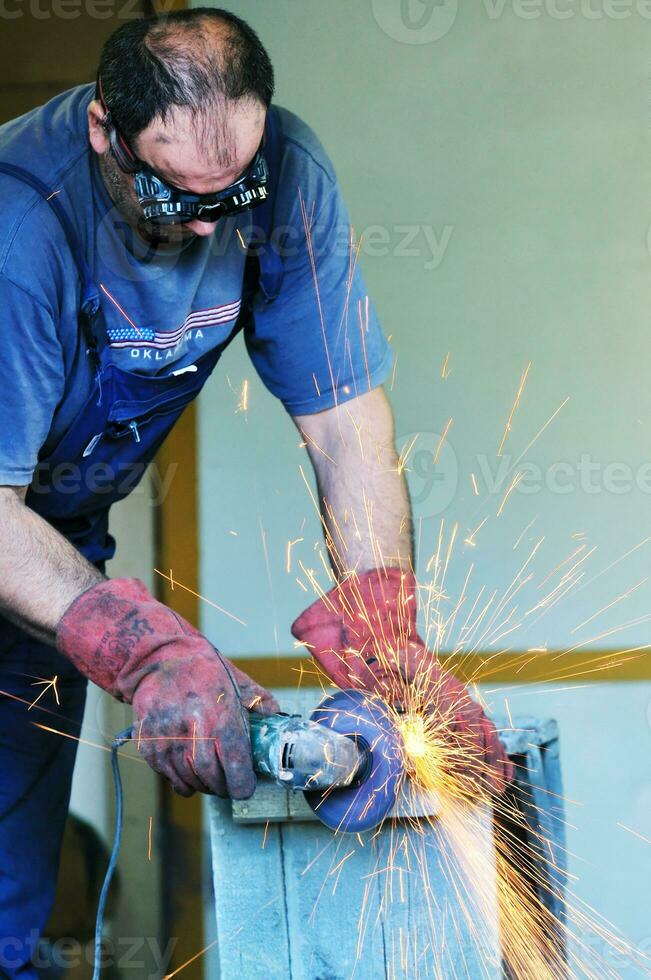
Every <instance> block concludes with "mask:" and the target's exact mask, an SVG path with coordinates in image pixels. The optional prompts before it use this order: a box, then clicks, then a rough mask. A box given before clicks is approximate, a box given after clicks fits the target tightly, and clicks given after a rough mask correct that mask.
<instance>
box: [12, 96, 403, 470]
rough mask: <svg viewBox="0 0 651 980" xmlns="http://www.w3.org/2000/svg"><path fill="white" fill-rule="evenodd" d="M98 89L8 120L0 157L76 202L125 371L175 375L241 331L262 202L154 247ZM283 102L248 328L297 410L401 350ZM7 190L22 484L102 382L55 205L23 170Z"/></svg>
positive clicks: (279, 390)
mask: <svg viewBox="0 0 651 980" xmlns="http://www.w3.org/2000/svg"><path fill="white" fill-rule="evenodd" d="M92 97H93V86H89V85H86V86H81V87H78V88H74V89H71V90H70V91H68V92H64V93H63V94H62V95H60V96H57V98H55V99H53V100H52V101H51V102H48V103H47V105H45V106H42V107H41V108H38V109H35V110H33V111H32V112H29V113H27V114H26V115H24V116H21V117H20V118H18V119H15V120H13V121H11V122H9V123H6V124H5V125H4V126H1V127H0V161H2V162H6V163H12V164H15V165H18V166H21V167H23V168H25V169H27V170H30V171H31V172H32V173H34V174H35V175H36V176H37V177H39V178H40V179H41V180H42V181H43V182H44V183H46V184H47V186H48V187H50V188H51V189H52V192H53V193H55V194H56V195H57V197H58V200H59V202H60V204H61V205H62V206H63V207H64V208H65V210H66V212H67V214H68V215H69V217H70V219H71V221H72V223H73V225H74V227H75V229H76V231H77V234H78V235H79V238H80V241H81V244H82V248H83V250H84V253H85V256H86V259H87V261H88V263H89V266H90V268H91V270H92V272H93V278H94V281H95V282H96V283H97V285H98V286H99V288H100V291H101V296H102V303H103V308H104V313H105V317H106V325H107V333H108V340H109V345H110V357H111V359H113V360H114V361H115V363H116V364H118V365H119V366H120V367H121V368H124V369H125V370H127V371H132V372H135V373H146V374H156V375H167V374H171V373H172V372H173V371H178V370H179V369H181V368H183V367H187V366H190V365H192V364H193V363H194V362H195V361H196V360H197V358H198V357H199V356H201V355H202V354H204V353H206V351H208V350H211V349H212V348H213V347H215V346H218V345H220V344H223V343H224V342H225V340H226V339H227V338H228V337H229V336H230V335H231V333H232V332H233V330H234V327H235V324H236V322H237V318H238V314H239V312H240V306H241V301H242V283H243V274H244V265H245V256H246V245H247V244H251V243H253V244H255V230H256V225H255V211H250V212H246V213H244V214H242V215H240V216H239V217H237V218H234V219H228V220H224V221H222V222H220V224H219V225H218V226H217V230H216V232H215V234H214V235H213V236H210V237H207V238H196V239H194V240H193V241H191V242H190V244H188V245H186V246H185V247H184V248H182V249H176V250H166V251H162V250H158V251H157V250H154V249H152V248H151V247H149V246H147V245H146V244H145V243H144V242H143V241H141V239H140V238H139V237H138V235H137V234H136V233H135V232H133V231H132V230H131V229H130V228H129V227H128V226H127V224H126V222H125V221H124V219H123V218H122V217H121V215H120V213H119V211H118V210H117V209H116V208H115V206H114V205H113V204H112V201H111V199H110V197H109V195H108V192H107V190H106V188H105V186H104V183H103V180H102V178H101V176H100V174H99V170H98V167H97V159H96V157H95V155H94V153H93V152H92V151H91V149H90V146H89V142H88V123H87V115H86V109H87V106H88V104H89V102H90V101H91V99H92ZM279 112H280V115H281V121H282V129H283V134H284V145H283V151H282V157H281V169H280V176H279V182H278V190H277V200H276V206H275V211H274V228H275V232H274V240H275V242H276V244H279V243H280V246H281V254H282V255H283V264H284V278H283V284H282V288H281V291H280V293H279V295H278V297H277V299H276V300H275V301H273V302H271V303H269V304H262V303H256V304H255V305H254V317H253V323H252V324H251V326H250V328H249V329H247V331H246V334H245V339H246V344H247V348H248V351H249V354H250V357H251V359H252V361H253V364H254V365H255V368H256V369H257V371H258V373H259V374H260V377H261V378H262V380H263V382H264V383H265V385H266V386H267V388H268V389H269V391H271V392H272V393H273V394H274V395H276V396H277V397H278V398H280V399H281V401H282V402H283V404H284V405H285V407H286V408H287V410H288V412H290V413H291V414H293V415H302V414H310V413H313V412H320V411H323V410H324V409H327V408H331V407H332V406H333V405H334V404H336V403H338V402H343V401H346V400H347V399H350V398H353V397H355V396H356V395H358V394H362V393H363V392H365V391H367V390H368V389H369V387H371V388H372V387H375V386H377V385H379V384H381V383H382V382H383V381H384V380H385V378H386V376H387V373H388V371H389V369H390V366H391V353H390V350H389V347H388V345H387V342H386V340H385V339H384V336H383V334H382V331H381V329H380V326H379V324H378V321H377V317H376V314H375V312H374V309H373V306H372V304H371V303H370V302H369V300H368V297H367V294H366V289H365V286H364V282H363V279H362V276H361V273H360V271H359V269H358V268H357V266H356V263H355V256H354V250H353V251H351V243H350V222H349V218H348V214H347V212H346V208H345V205H344V203H343V201H342V198H341V194H340V192H339V188H338V186H337V181H336V177H335V174H334V171H333V168H332V164H331V163H330V161H329V159H328V157H327V156H326V154H325V152H324V150H323V148H322V146H321V145H320V143H319V141H318V139H317V138H316V136H315V135H314V133H313V132H312V131H311V130H310V129H309V127H308V126H306V125H305V123H303V122H302V121H301V120H300V119H298V118H297V117H296V116H295V115H293V114H292V113H291V112H288V111H287V110H286V109H280V110H279ZM0 194H1V197H2V202H3V203H2V225H1V227H0V309H2V327H1V330H2V354H1V356H0V419H1V424H0V484H6V485H10V486H19V485H26V484H29V483H30V481H31V479H32V474H33V472H34V469H35V467H36V463H37V459H38V457H39V454H41V455H42V456H46V455H47V454H48V452H49V451H50V450H51V449H52V448H54V446H55V445H56V444H57V443H58V442H59V440H60V439H61V437H62V435H63V433H64V432H66V431H67V429H68V428H69V427H70V426H71V425H72V424H73V423H74V420H75V418H76V416H77V415H78V414H79V412H80V410H81V409H82V407H83V405H84V403H85V401H86V399H87V398H88V395H89V393H90V391H91V388H92V383H93V379H92V377H91V366H90V363H89V358H88V357H87V356H86V353H85V343H84V338H83V336H82V335H81V331H80V328H79V323H78V310H79V305H80V286H81V283H80V279H79V274H78V270H77V267H76V265H75V263H74V260H73V258H72V255H71V252H70V249H69V247H68V245H67V243H66V239H65V236H64V233H63V231H62V228H61V226H60V224H59V222H58V220H57V218H56V217H55V215H54V214H53V212H52V209H51V207H50V205H49V204H48V203H46V202H45V201H44V200H43V198H42V197H41V196H40V195H39V194H37V193H36V192H35V191H34V190H32V189H31V188H30V187H28V186H27V185H25V184H23V183H21V182H19V181H17V180H16V179H15V178H12V177H9V176H7V175H4V174H0ZM306 222H307V224H308V225H309V228H310V234H309V245H308V236H307V235H306V231H305V224H306ZM315 279H316V282H317V283H318V288H317V286H316V284H315Z"/></svg>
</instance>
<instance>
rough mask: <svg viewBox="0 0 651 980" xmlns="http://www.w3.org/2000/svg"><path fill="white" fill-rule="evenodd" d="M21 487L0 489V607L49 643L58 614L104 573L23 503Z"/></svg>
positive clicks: (27, 629)
mask: <svg viewBox="0 0 651 980" xmlns="http://www.w3.org/2000/svg"><path fill="white" fill-rule="evenodd" d="M24 497H25V489H24V488H18V487H0V611H1V612H2V614H3V615H4V616H6V617H7V619H10V620H11V621H12V622H14V623H16V624H17V625H18V626H20V627H21V628H22V629H24V630H25V631H26V632H28V633H30V634H31V635H32V636H35V637H37V638H38V639H40V640H43V641H44V642H46V643H53V642H54V636H55V632H56V627H57V624H58V622H59V620H60V619H61V616H62V615H63V613H64V612H65V611H66V609H67V608H68V606H69V605H70V603H71V602H72V601H73V599H75V598H76V597H77V596H78V595H80V594H81V593H82V592H84V591H85V590H86V589H88V588H90V587H91V586H92V585H94V584H95V583H96V582H99V581H101V580H102V579H103V578H104V576H103V575H102V574H101V573H100V572H98V571H97V569H96V568H95V567H94V566H93V565H91V564H90V563H89V562H88V561H86V559H85V558H84V557H83V556H82V555H80V554H79V552H78V551H77V550H76V549H75V548H73V546H72V545H71V544H70V543H69V542H68V541H66V539H65V538H64V537H63V536H62V535H61V534H59V532H58V531H55V530H54V528H52V527H50V525H49V524H48V523H47V522H46V521H44V520H43V518H41V517H39V516H38V514H35V513H34V512H33V511H32V510H30V509H29V508H28V507H27V506H26V505H25V503H24Z"/></svg>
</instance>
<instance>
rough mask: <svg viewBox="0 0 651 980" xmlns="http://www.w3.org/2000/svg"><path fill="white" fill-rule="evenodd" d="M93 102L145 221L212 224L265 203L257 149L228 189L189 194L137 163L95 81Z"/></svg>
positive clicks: (265, 175) (265, 179)
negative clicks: (100, 111) (130, 177)
mask: <svg viewBox="0 0 651 980" xmlns="http://www.w3.org/2000/svg"><path fill="white" fill-rule="evenodd" d="M96 98H97V99H98V100H99V102H100V104H101V105H102V108H103V109H104V113H105V114H104V118H103V120H102V126H103V127H104V129H105V130H106V133H107V135H108V139H109V145H110V147H111V152H112V154H113V157H114V159H115V161H116V163H117V165H118V166H119V168H120V170H122V171H123V173H126V174H132V175H133V178H134V188H135V192H136V196H137V198H138V202H139V204H140V207H141V208H142V213H143V216H144V217H145V218H146V219H147V220H148V221H151V222H153V223H154V224H158V225H178V224H186V223H187V222H188V221H205V222H214V221H218V220H219V219H220V218H225V217H229V216H232V215H237V214H240V213H241V212H242V211H249V210H250V209H251V208H256V207H258V206H259V205H260V204H263V203H264V201H265V200H266V199H267V196H268V194H269V190H268V184H269V170H268V168H267V162H266V160H265V158H264V155H263V153H262V149H258V151H257V153H256V154H255V156H254V158H253V160H252V161H251V163H250V164H249V166H248V167H247V169H246V170H245V172H244V173H243V174H242V175H241V176H240V177H238V179H237V180H236V181H234V183H232V184H229V186H228V187H224V188H223V189H222V190H220V191H215V192H214V193H212V194H192V193H191V192H189V191H184V190H181V189H180V188H178V187H174V185H173V184H170V183H168V182H167V181H166V180H163V178H162V177H160V176H159V175H158V174H157V173H155V171H153V170H152V169H151V167H149V166H148V165H147V164H146V163H144V162H143V161H142V160H139V159H138V157H137V156H136V155H135V153H134V152H133V150H132V149H131V147H130V146H129V144H128V143H127V141H126V140H125V138H124V137H123V136H122V134H121V133H120V132H119V131H118V130H117V128H116V126H115V124H114V123H113V120H112V119H111V111H110V109H109V108H108V106H107V105H106V102H105V101H104V95H103V92H102V83H101V80H100V79H99V78H98V79H97V86H96Z"/></svg>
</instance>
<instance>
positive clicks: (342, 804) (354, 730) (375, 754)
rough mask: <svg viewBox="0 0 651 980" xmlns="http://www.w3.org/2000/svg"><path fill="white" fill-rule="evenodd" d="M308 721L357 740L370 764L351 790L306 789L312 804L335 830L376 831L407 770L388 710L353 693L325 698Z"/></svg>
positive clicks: (370, 697)
mask: <svg viewBox="0 0 651 980" xmlns="http://www.w3.org/2000/svg"><path fill="white" fill-rule="evenodd" d="M310 717H311V720H312V721H316V722H318V723H319V724H321V725H325V726H326V728H330V729H331V730H332V731H335V732H339V734H341V735H347V736H348V737H349V738H352V739H353V740H354V741H356V742H357V744H358V746H360V747H361V748H364V749H365V750H366V766H365V767H364V769H363V770H362V771H361V772H360V773H359V775H358V779H357V780H356V782H355V783H354V784H353V785H351V786H346V787H344V788H336V789H327V790H309V791H308V790H306V791H305V799H306V800H307V802H308V804H309V805H310V807H311V808H312V809H313V810H314V812H315V814H316V815H317V817H318V818H319V820H320V821H321V823H323V824H325V825H326V827H329V828H330V829H331V830H335V831H340V832H341V831H345V832H348V833H359V832H361V831H364V830H371V829H373V828H374V827H377V826H378V824H380V823H382V821H383V820H384V819H385V818H386V817H387V816H388V814H389V813H390V811H391V809H392V808H393V806H394V804H395V802H396V796H397V792H398V786H399V782H400V778H401V775H402V768H403V766H402V761H403V760H402V752H401V749H400V737H399V735H398V733H397V732H396V730H395V728H394V726H393V724H392V722H391V719H390V715H389V710H388V708H387V706H386V705H385V704H384V702H383V701H382V700H381V699H380V698H377V697H375V696H373V695H371V694H368V693H366V692H364V691H357V690H352V689H351V690H346V691H337V692H336V693H335V694H332V695H330V696H329V697H327V698H325V700H323V701H322V702H321V704H320V705H319V707H318V708H317V709H316V710H315V711H314V712H313V713H312V715H311V716H310Z"/></svg>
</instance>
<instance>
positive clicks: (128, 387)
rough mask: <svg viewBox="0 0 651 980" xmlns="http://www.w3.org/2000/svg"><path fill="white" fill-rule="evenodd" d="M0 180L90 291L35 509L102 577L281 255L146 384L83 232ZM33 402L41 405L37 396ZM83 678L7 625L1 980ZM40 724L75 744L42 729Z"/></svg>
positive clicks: (12, 960)
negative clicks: (215, 329) (64, 414)
mask: <svg viewBox="0 0 651 980" xmlns="http://www.w3.org/2000/svg"><path fill="white" fill-rule="evenodd" d="M281 141H282V135H281V132H280V120H279V118H278V115H277V112H276V110H275V109H273V108H272V109H271V110H270V111H269V113H268V115H267V124H266V129H265V156H266V159H267V163H268V167H269V171H270V192H269V197H268V198H267V201H266V202H265V204H263V205H262V206H261V207H259V208H258V209H257V210H256V216H255V224H256V226H257V227H259V228H260V229H261V230H262V232H263V235H262V236H261V238H262V241H263V242H267V243H268V242H269V236H270V232H271V229H272V220H273V206H274V201H275V193H274V191H275V186H276V180H277V176H278V171H279V164H280V153H281ZM0 172H1V173H5V174H9V175H10V176H13V177H15V178H16V179H17V180H20V181H23V182H24V183H26V184H29V185H30V186H31V187H32V188H34V189H35V190H36V191H38V193H39V194H41V195H42V197H43V198H44V199H46V200H47V201H48V204H49V205H50V207H52V209H53V210H54V212H55V214H56V215H57V218H58V219H59V222H60V224H61V226H62V228H63V231H64V232H65V236H66V240H67V243H68V246H69V248H70V250H71V252H72V254H73V256H74V258H75V262H76V265H77V268H78V270H79V278H80V283H81V300H80V312H79V323H80V329H81V330H82V331H83V336H84V339H85V343H86V346H87V356H88V357H89V358H91V359H92V362H93V365H94V375H95V382H94V386H93V390H92V391H91V394H90V395H89V397H88V400H87V402H86V404H85V405H84V406H83V408H82V409H81V411H80V412H79V414H78V416H77V418H76V419H75V421H74V423H73V424H72V425H71V426H70V428H69V429H68V431H67V432H66V433H65V434H64V436H63V438H62V439H61V441H60V442H59V444H58V445H57V446H56V448H55V449H54V450H53V451H52V452H51V453H50V454H49V455H48V456H47V457H46V458H45V457H44V458H42V459H39V464H38V468H37V471H36V474H35V476H34V479H33V481H32V485H31V486H30V488H29V490H28V493H27V498H26V501H27V504H28V506H29V507H30V508H31V509H32V510H34V511H36V513H38V514H40V515H41V516H42V517H43V518H44V519H45V520H47V521H48V523H50V524H51V525H52V526H53V527H55V528H56V529H57V530H58V531H60V532H61V533H62V534H63V535H64V536H65V537H66V538H67V539H68V541H70V542H71V543H72V544H74V546H75V547H76V548H77V549H78V550H79V551H80V552H81V553H82V554H83V555H85V557H86V558H88V560H89V561H91V562H93V563H94V564H95V565H97V566H98V567H99V568H100V569H101V570H103V569H104V563H105V562H106V561H107V560H108V559H109V558H111V557H112V556H113V554H114V551H115V542H114V541H113V539H112V538H111V537H110V535H109V534H108V513H109V508H110V506H111V504H113V503H115V502H116V501H117V500H120V499H122V498H123V497H125V496H127V494H128V493H129V492H130V491H131V490H133V488H134V486H135V485H136V483H137V482H138V480H139V479H140V477H141V476H142V475H143V473H144V470H145V468H146V466H147V464H148V463H149V462H150V461H151V460H152V459H153V457H154V456H155V454H156V452H157V451H158V449H159V448H160V446H161V444H162V443H163V441H164V439H165V437H166V435H167V434H168V432H169V431H170V430H171V428H172V427H173V425H174V423H175V422H176V420H177V419H178V417H179V416H180V414H181V412H182V411H183V409H184V408H185V407H186V405H188V403H189V402H191V401H192V399H193V398H195V397H196V396H197V395H198V394H199V391H200V390H201V388H202V387H203V385H204V383H205V381H206V380H207V378H208V376H209V375H210V373H211V372H212V370H213V368H214V367H215V365H216V363H217V361H218V360H219V357H220V355H221V353H222V351H223V350H224V348H225V347H226V346H227V345H228V343H229V342H230V341H231V339H232V338H233V336H234V335H235V334H236V333H237V332H238V331H239V330H241V329H242V327H243V326H244V323H245V322H246V318H247V317H248V316H250V313H251V303H252V299H253V293H254V291H255V290H256V289H257V287H258V286H259V287H260V291H261V292H260V295H261V299H262V301H263V302H272V301H273V300H274V299H275V298H276V296H277V295H278V292H279V290H280V286H281V282H282V274H283V270H282V262H281V259H280V256H279V255H278V253H277V252H276V251H274V250H273V249H272V248H270V247H267V248H264V247H263V248H261V249H259V254H258V256H257V258H253V257H251V256H248V257H247V262H246V271H245V284H244V295H243V304H242V310H243V312H242V314H241V315H240V318H239V319H238V322H237V323H236V325H235V327H234V328H233V331H232V332H231V334H230V336H229V337H228V339H227V340H226V341H225V342H224V343H223V344H222V345H221V346H219V347H218V348H216V349H214V350H211V351H209V352H207V353H205V354H203V355H202V356H201V357H199V358H198V359H197V361H196V363H195V365H194V367H195V368H196V370H191V371H187V370H186V371H184V372H182V373H179V374H178V375H176V376H175V375H174V374H170V375H168V376H166V377H149V376H143V375H137V374H132V373H130V372H128V371H125V370H123V369H122V368H119V367H117V366H116V365H115V364H113V363H111V361H110V357H109V346H108V339H107V337H106V331H105V324H104V317H103V312H102V306H101V302H100V295H99V291H98V289H97V286H96V285H95V283H94V282H93V278H92V274H91V272H90V269H89V267H88V263H87V261H86V259H85V257H84V254H83V251H82V248H81V245H80V242H79V240H78V237H77V235H76V232H75V230H74V228H73V226H72V224H71V222H70V220H69V218H68V215H67V214H66V212H65V210H64V208H63V207H62V206H61V204H60V202H59V201H58V199H57V197H56V196H52V191H51V189H50V188H49V187H47V186H46V185H45V184H43V183H42V182H41V181H40V180H39V179H38V178H37V177H35V176H34V175H33V174H31V173H30V172H28V171H26V170H23V169H22V168H19V167H15V166H13V165H11V164H4V163H0ZM35 397H38V394H37V393H35ZM55 674H56V675H57V677H58V684H57V687H58V691H59V697H60V701H61V705H60V707H57V706H56V704H53V702H54V698H53V697H50V698H49V699H47V696H46V698H44V699H43V701H44V702H46V699H47V707H46V708H45V706H43V708H41V702H39V705H37V706H36V707H35V708H34V709H33V710H30V711H29V713H28V706H29V705H30V704H31V703H32V702H33V701H34V700H35V698H36V697H37V696H38V694H39V692H40V691H41V690H42V687H40V686H34V682H35V681H38V680H39V679H42V678H44V679H49V678H52V677H54V675H55ZM86 683H87V682H86V679H85V678H84V677H82V675H81V674H80V673H79V672H78V671H77V670H76V668H75V667H73V665H72V664H71V663H70V662H69V661H67V660H66V659H65V658H64V657H62V656H61V655H60V654H58V653H57V651H56V650H55V649H54V648H53V647H50V646H48V645H46V644H44V643H41V642H39V641H37V640H34V639H32V638H31V637H29V636H28V635H27V634H26V633H24V632H23V631H22V630H20V629H19V628H18V627H16V626H14V625H12V624H11V623H10V622H8V621H7V620H5V619H4V618H1V617H0V977H2V978H21V980H28V978H29V980H36V978H37V977H38V972H37V970H36V968H35V967H34V965H33V964H32V963H31V959H32V956H33V954H34V952H35V950H36V946H37V944H38V938H39V934H40V932H41V930H42V929H43V927H44V926H45V924H46V921H47V918H48V915H49V913H50V908H51V904H52V901H53V898H54V889H55V885H56V877H57V871H58V862H59V852H60V843H61V836H62V833H63V828H64V823H65V818H66V813H67V810H68V803H69V798H70V786H71V781H72V772H73V767H74V761H75V754H76V746H77V743H76V742H75V741H74V738H75V737H77V736H78V735H79V731H80V728H81V722H82V717H83V712H84V703H85V698H86ZM34 722H38V723H40V724H43V725H46V726H49V727H50V728H54V729H56V730H57V732H63V733H66V734H69V735H71V736H73V738H65V737H62V735H61V734H53V733H49V732H46V731H43V729H41V728H38V727H36V725H35V724H34Z"/></svg>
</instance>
